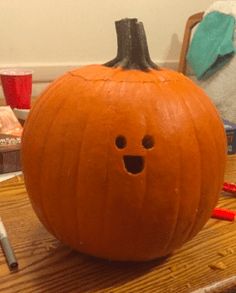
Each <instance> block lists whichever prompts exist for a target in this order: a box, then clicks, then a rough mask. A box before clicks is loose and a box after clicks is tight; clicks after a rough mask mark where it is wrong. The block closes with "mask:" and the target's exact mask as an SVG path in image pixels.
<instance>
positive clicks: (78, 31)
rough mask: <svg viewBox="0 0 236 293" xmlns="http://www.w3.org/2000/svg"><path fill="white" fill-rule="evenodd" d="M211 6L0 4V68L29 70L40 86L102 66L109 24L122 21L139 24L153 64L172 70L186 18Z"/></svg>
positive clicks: (110, 45) (177, 0) (109, 45)
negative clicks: (76, 69)
mask: <svg viewBox="0 0 236 293" xmlns="http://www.w3.org/2000/svg"><path fill="white" fill-rule="evenodd" d="M212 2H213V0H194V1H186V0H171V1H167V0H99V1H96V0H41V1H39V0H10V1H9V0H1V1H0V42H1V46H0V68H3V67H17V66H23V67H33V68H34V69H35V75H34V80H35V81H37V82H45V81H49V80H51V79H53V78H55V77H56V76H57V75H60V74H61V73H62V72H63V71H65V70H67V69H68V68H69V67H71V66H72V67H76V66H80V65H83V64H88V63H102V62H105V61H107V60H109V59H111V58H113V57H114V56H115V54H116V35H115V27H114V21H115V20H118V19H120V18H124V17H137V18H139V20H140V21H143V23H144V25H145V28H146V33H147V38H148V43H149V49H150V53H151V56H152V59H153V60H155V61H156V62H158V63H159V64H163V63H167V66H168V65H171V64H172V65H173V64H176V62H177V61H178V58H179V53H180V46H181V42H182V37H183V31H184V25H185V22H186V19H187V17H188V16H189V15H191V14H193V13H195V12H199V11H203V10H204V9H206V8H207V7H208V6H209V5H210V4H211V3H212ZM169 63H170V64H169ZM35 89H36V87H35ZM36 92H37V90H36Z"/></svg>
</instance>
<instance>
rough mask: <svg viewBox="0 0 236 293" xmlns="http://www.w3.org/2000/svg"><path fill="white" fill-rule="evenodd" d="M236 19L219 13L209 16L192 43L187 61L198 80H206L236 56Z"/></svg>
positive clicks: (211, 13)
mask: <svg viewBox="0 0 236 293" xmlns="http://www.w3.org/2000/svg"><path fill="white" fill-rule="evenodd" d="M234 29H235V17H234V16H232V15H227V14H224V13H221V12H218V11H213V12H210V13H209V14H207V15H206V16H205V17H204V18H203V20H202V21H201V22H200V24H199V25H198V27H197V29H196V31H195V33H194V35H193V39H192V41H191V44H190V47H189V50H188V54H187V61H188V63H189V65H190V66H191V68H192V70H193V72H194V73H195V75H196V77H197V78H198V79H206V78H208V77H209V76H211V75H212V74H213V73H215V72H216V71H217V70H219V69H220V68H222V67H223V66H224V64H226V63H227V62H228V61H229V60H230V59H231V58H232V57H233V55H234V53H235V48H234V43H233V38H234Z"/></svg>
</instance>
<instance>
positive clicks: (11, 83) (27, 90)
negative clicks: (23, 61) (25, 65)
mask: <svg viewBox="0 0 236 293" xmlns="http://www.w3.org/2000/svg"><path fill="white" fill-rule="evenodd" d="M32 74H33V71H32V70H28V69H10V68H9V69H3V70H0V78H1V83H2V88H3V93H4V96H5V99H6V104H7V105H9V106H10V107H11V108H17V109H30V105H31V94H32Z"/></svg>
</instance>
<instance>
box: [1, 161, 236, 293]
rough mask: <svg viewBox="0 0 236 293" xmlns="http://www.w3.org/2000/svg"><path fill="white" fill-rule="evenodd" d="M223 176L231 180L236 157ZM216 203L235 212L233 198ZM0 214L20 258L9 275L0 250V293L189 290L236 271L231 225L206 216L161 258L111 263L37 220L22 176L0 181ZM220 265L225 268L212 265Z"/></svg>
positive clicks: (235, 240)
mask: <svg viewBox="0 0 236 293" xmlns="http://www.w3.org/2000/svg"><path fill="white" fill-rule="evenodd" d="M225 177H226V180H228V181H231V182H233V181H236V156H231V157H229V160H228V166H227V170H226V176H225ZM218 206H221V207H226V208H231V209H235V210H236V198H235V197H233V196H230V195H226V194H223V195H221V198H220V201H219V203H218ZM0 216H1V217H2V219H3V221H4V224H5V226H6V228H7V231H8V235H9V239H10V241H11V243H12V246H13V247H14V250H15V253H16V256H17V258H18V261H19V271H18V272H15V273H10V272H9V270H8V267H7V265H6V262H5V259H4V256H3V254H2V253H1V252H0V292H2V293H16V292H23V293H28V292H34V293H37V292H39V293H41V292H46V293H51V292H63V293H66V292H78V293H88V292H104V293H105V292H148V293H149V292H150V293H151V292H155V293H159V292H161V293H165V292H166V293H168V292H176V293H177V292H178V293H189V292H192V291H194V290H195V289H198V288H200V287H203V286H206V285H207V284H209V283H212V282H215V281H219V280H223V279H224V278H227V277H230V276H233V275H234V274H236V224H235V223H231V222H225V221H219V220H215V219H210V220H209V222H208V223H207V225H206V226H205V227H204V229H203V230H202V231H201V232H200V233H199V234H198V235H197V236H196V237H195V238H194V239H193V240H192V241H190V242H188V243H187V244H185V245H184V246H183V247H182V248H181V249H180V250H178V251H176V252H175V253H174V254H173V255H171V256H169V257H168V258H166V259H162V260H156V261H152V262H147V263H114V262H109V261H105V260H101V259H96V258H93V257H89V256H86V255H82V254H80V253H77V252H74V251H72V250H71V249H70V248H68V247H65V246H63V245H62V244H61V243H59V242H58V241H57V240H56V239H55V238H54V237H52V236H51V235H50V234H49V233H48V232H47V231H46V230H45V229H44V228H43V226H42V225H41V224H40V223H39V221H38V220H37V218H36V216H35V214H34V212H33V210H32V208H31V205H30V202H29V200H28V197H27V194H26V190H25V186H24V180H23V177H16V178H13V179H10V180H9V181H5V182H2V183H0ZM219 263H223V264H224V269H213V267H214V265H216V266H217V264H219Z"/></svg>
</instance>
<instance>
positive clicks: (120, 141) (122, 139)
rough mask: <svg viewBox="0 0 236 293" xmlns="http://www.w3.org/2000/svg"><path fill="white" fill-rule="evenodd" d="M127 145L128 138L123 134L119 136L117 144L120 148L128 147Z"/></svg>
mask: <svg viewBox="0 0 236 293" xmlns="http://www.w3.org/2000/svg"><path fill="white" fill-rule="evenodd" d="M126 145H127V141H126V138H125V137H124V136H123V135H119V136H117V138H116V146H117V147H118V149H123V148H125V147H126Z"/></svg>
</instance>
